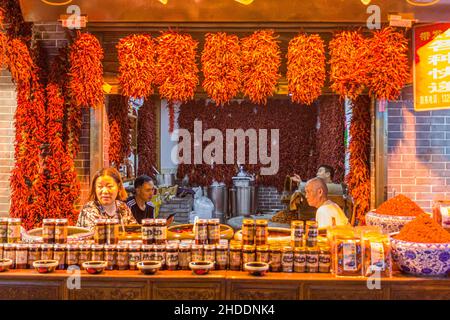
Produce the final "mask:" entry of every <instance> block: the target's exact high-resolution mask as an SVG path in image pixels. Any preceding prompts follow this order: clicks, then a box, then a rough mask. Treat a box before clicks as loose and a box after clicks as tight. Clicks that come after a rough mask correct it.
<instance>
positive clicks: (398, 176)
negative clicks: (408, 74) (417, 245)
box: [387, 87, 450, 212]
mask: <svg viewBox="0 0 450 320" xmlns="http://www.w3.org/2000/svg"><path fill="white" fill-rule="evenodd" d="M388 139H389V140H388V166H387V167H388V197H392V196H393V195H394V193H396V194H398V193H403V194H404V195H406V196H408V197H410V198H411V199H412V200H415V201H416V202H417V204H418V205H420V206H421V207H422V208H423V209H424V210H426V211H428V212H430V210H431V206H432V201H433V199H436V198H444V197H445V198H450V110H438V111H422V112H415V111H414V106H413V93H412V88H411V87H409V88H407V89H405V90H404V92H403V95H402V100H401V101H400V102H396V103H391V104H389V106H388Z"/></svg>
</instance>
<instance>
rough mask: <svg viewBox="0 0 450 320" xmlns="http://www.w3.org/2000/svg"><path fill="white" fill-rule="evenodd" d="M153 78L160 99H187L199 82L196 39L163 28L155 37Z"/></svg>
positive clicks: (173, 100) (182, 100)
mask: <svg viewBox="0 0 450 320" xmlns="http://www.w3.org/2000/svg"><path fill="white" fill-rule="evenodd" d="M156 42H157V43H158V45H157V47H156V53H157V62H156V69H157V70H156V73H157V76H156V82H157V84H158V85H159V94H160V96H161V99H167V100H168V101H171V102H175V101H180V102H186V101H188V100H191V99H193V98H194V94H195V90H196V88H197V85H198V83H199V80H198V67H197V65H196V63H195V57H196V50H197V46H198V42H197V41H196V40H194V39H193V38H192V36H190V35H189V34H179V33H177V32H173V31H168V32H164V33H163V34H162V35H161V36H159V37H158V38H157V39H156Z"/></svg>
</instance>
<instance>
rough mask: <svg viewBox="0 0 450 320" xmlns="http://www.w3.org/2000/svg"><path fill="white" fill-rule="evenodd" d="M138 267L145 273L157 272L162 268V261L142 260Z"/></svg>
mask: <svg viewBox="0 0 450 320" xmlns="http://www.w3.org/2000/svg"><path fill="white" fill-rule="evenodd" d="M137 268H138V269H139V270H141V272H142V273H143V274H155V273H156V272H158V270H159V269H161V262H160V261H156V260H149V261H140V262H138V263H137Z"/></svg>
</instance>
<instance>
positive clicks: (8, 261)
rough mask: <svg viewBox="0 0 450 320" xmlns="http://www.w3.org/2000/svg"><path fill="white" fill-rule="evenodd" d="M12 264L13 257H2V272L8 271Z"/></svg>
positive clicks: (0, 262) (0, 264)
mask: <svg viewBox="0 0 450 320" xmlns="http://www.w3.org/2000/svg"><path fill="white" fill-rule="evenodd" d="M11 265H12V260H11V259H0V272H5V271H8V270H9V268H10V267H11Z"/></svg>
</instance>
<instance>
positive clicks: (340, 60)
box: [328, 31, 369, 100]
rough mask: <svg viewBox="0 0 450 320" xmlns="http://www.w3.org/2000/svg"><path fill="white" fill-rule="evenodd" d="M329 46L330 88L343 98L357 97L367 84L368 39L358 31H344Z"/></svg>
mask: <svg viewBox="0 0 450 320" xmlns="http://www.w3.org/2000/svg"><path fill="white" fill-rule="evenodd" d="M328 47H329V51H330V61H329V64H330V65H331V68H330V82H331V86H330V88H331V89H332V90H333V91H334V92H336V93H338V94H339V95H340V96H341V97H342V98H345V97H348V98H350V99H352V100H353V99H356V98H357V97H358V96H359V95H360V94H361V92H362V91H363V90H364V87H365V86H366V84H367V72H368V62H367V55H368V51H369V49H368V45H367V40H366V39H365V38H364V37H363V35H362V34H361V33H360V32H358V31H342V32H340V33H338V34H336V35H335V36H334V38H333V39H332V40H331V41H330V43H329V46H328Z"/></svg>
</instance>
